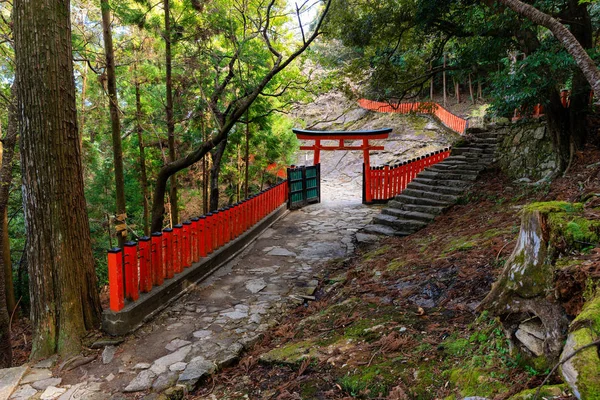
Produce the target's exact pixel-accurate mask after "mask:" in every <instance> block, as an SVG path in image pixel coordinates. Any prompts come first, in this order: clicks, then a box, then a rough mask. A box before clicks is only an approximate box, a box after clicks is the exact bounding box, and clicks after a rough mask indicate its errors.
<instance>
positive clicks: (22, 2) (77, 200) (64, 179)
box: [13, 0, 101, 359]
mask: <svg viewBox="0 0 600 400" xmlns="http://www.w3.org/2000/svg"><path fill="white" fill-rule="evenodd" d="M13 16H14V43H15V56H16V82H17V98H18V115H19V116H20V118H21V121H23V123H22V124H20V126H19V134H20V136H21V145H20V152H21V168H22V179H23V209H24V214H25V221H26V224H25V226H26V231H27V243H28V245H27V247H26V253H27V254H26V256H27V262H28V265H29V288H30V296H31V322H32V325H33V332H32V353H31V358H32V359H37V358H42V357H48V356H50V355H52V354H54V353H57V352H58V353H59V354H61V355H68V354H73V353H76V352H79V350H80V348H81V343H80V339H81V338H82V337H83V336H84V335H85V333H86V331H87V330H88V329H92V328H96V327H97V326H98V323H99V322H100V312H101V307H100V298H99V296H98V289H97V281H96V273H95V270H94V258H93V256H92V247H91V239H90V226H89V221H88V216H87V209H86V201H85V197H84V184H83V168H82V162H81V149H80V147H79V135H78V132H77V112H76V110H77V106H76V103H75V82H74V77H73V54H72V48H71V40H72V38H71V21H70V2H69V0H37V1H29V0H15V1H14V10H13Z"/></svg>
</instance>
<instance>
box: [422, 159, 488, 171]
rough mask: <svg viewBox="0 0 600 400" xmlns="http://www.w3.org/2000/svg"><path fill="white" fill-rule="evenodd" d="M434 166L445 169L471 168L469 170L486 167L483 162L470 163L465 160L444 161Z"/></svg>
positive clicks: (479, 169)
mask: <svg viewBox="0 0 600 400" xmlns="http://www.w3.org/2000/svg"><path fill="white" fill-rule="evenodd" d="M433 166H434V167H438V168H440V169H443V170H445V171H448V170H457V169H460V170H469V171H481V170H483V169H484V168H485V166H483V165H481V164H469V163H468V162H465V161H450V162H446V161H442V162H440V163H437V164H434V165H433Z"/></svg>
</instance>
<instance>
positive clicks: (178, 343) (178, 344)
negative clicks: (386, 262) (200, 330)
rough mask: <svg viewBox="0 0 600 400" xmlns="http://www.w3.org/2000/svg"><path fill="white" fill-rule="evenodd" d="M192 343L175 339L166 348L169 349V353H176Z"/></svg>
mask: <svg viewBox="0 0 600 400" xmlns="http://www.w3.org/2000/svg"><path fill="white" fill-rule="evenodd" d="M191 343H192V342H190V341H187V340H181V339H173V340H171V341H170V342H169V343H168V344H167V345H166V346H165V349H167V350H169V351H175V350H177V349H179V348H181V347H183V346H187V345H188V344H191Z"/></svg>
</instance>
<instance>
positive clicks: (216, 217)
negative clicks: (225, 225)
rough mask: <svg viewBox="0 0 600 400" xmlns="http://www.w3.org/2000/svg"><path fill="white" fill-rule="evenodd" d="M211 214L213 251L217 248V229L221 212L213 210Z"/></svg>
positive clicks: (219, 226) (219, 224)
mask: <svg viewBox="0 0 600 400" xmlns="http://www.w3.org/2000/svg"><path fill="white" fill-rule="evenodd" d="M212 214H213V216H212V224H211V225H212V229H211V233H212V249H213V251H215V250H217V249H218V248H219V247H221V246H219V230H220V228H221V215H220V214H221V212H220V210H216V211H214V212H213V213H212Z"/></svg>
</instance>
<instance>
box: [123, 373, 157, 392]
mask: <svg viewBox="0 0 600 400" xmlns="http://www.w3.org/2000/svg"><path fill="white" fill-rule="evenodd" d="M155 378H156V374H155V373H154V372H153V371H151V370H149V369H146V370H144V371H142V372H140V373H139V374H138V375H137V376H136V377H135V378H134V379H133V380H132V381H131V382H130V383H129V385H127V387H126V388H125V389H124V392H139V391H141V390H147V389H150V387H151V386H152V383H153V382H154V379H155Z"/></svg>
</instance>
